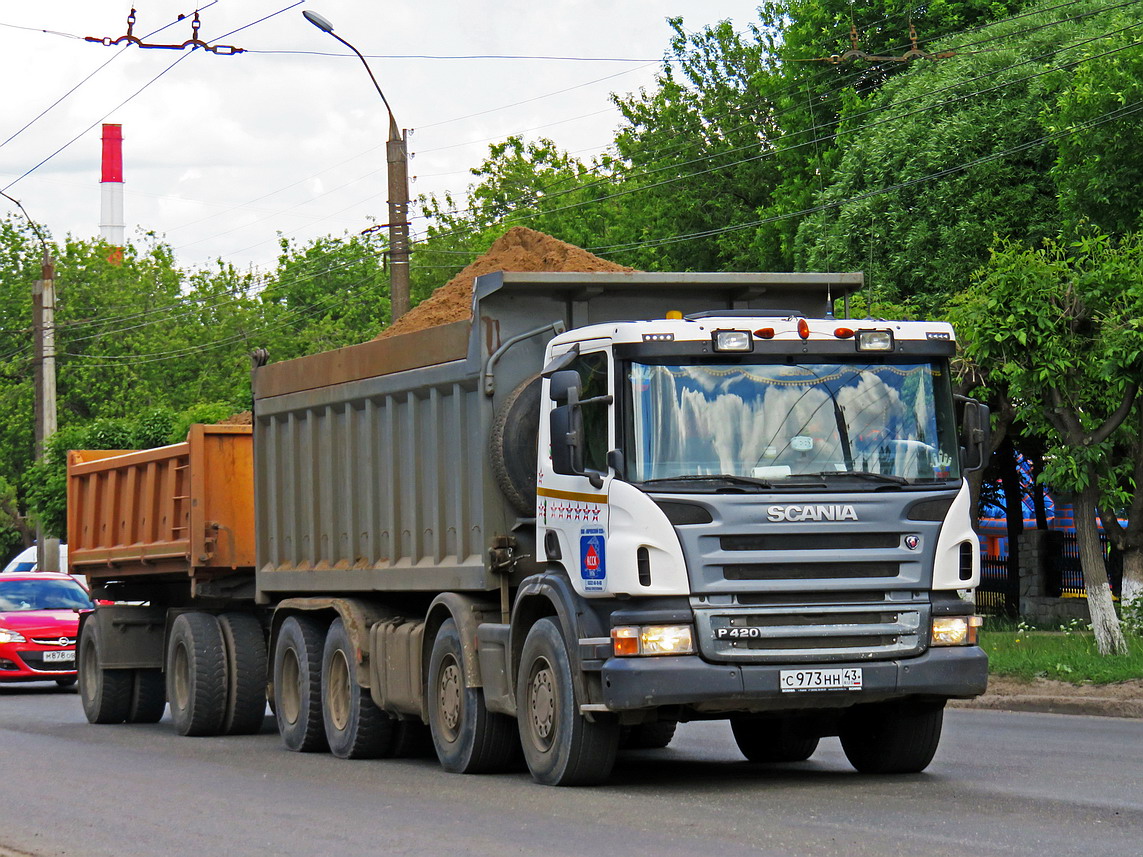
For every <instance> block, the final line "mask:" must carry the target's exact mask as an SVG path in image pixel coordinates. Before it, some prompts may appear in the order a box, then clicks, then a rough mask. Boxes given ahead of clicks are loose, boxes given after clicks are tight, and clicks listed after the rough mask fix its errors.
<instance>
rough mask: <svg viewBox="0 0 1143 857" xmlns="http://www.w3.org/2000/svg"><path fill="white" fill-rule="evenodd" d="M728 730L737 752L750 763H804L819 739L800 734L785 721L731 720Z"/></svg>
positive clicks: (815, 747)
mask: <svg viewBox="0 0 1143 857" xmlns="http://www.w3.org/2000/svg"><path fill="white" fill-rule="evenodd" d="M730 730H731V731H732V732H733V733H734V741H735V743H736V744H738V749H739V750H741V751H742V755H743V756H745V757H746V759H747V761H750V762H757V763H762V764H773V763H780V762H804V761H805V760H806V759H808V758H809V757H810V756H812V755H813V754H814V751H815V750H816V749H817V748H818V740H819V739H818V736H816V735H802V734H799V733H798V731H797V730H796V729H795V728H794V727H793V726H792V725H791V724H790V723H789V722H787V721H784V720H782V721H777V722H775V721H774V720H765V719H759V718H756V717H732V718H730Z"/></svg>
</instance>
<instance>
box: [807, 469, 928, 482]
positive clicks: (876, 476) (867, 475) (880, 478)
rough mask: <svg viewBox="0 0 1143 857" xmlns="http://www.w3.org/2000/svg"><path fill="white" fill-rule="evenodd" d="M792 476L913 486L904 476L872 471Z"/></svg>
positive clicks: (845, 471) (826, 472)
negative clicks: (849, 479)
mask: <svg viewBox="0 0 1143 857" xmlns="http://www.w3.org/2000/svg"><path fill="white" fill-rule="evenodd" d="M792 476H813V477H816V478H818V479H830V478H838V477H843V478H844V477H852V478H854V479H867V480H869V481H870V482H891V483H892V484H894V485H909V484H911V483H910V482H909V480H908V479H906V478H905V477H904V476H897V475H896V474H893V473H874V472H873V471H871V470H822V471H821V472H819V473H795V474H792Z"/></svg>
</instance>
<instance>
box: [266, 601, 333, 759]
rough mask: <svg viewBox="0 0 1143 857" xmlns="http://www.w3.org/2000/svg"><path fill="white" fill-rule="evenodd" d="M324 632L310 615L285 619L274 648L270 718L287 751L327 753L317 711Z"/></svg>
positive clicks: (322, 725)
mask: <svg viewBox="0 0 1143 857" xmlns="http://www.w3.org/2000/svg"><path fill="white" fill-rule="evenodd" d="M324 645H325V629H324V628H323V627H322V625H321V624H320V623H319V622H318V621H317V620H316V619H314V618H313V617H312V616H305V615H298V616H289V617H287V618H286V621H284V622H283V623H282V627H281V629H280V630H279V631H278V640H277V643H275V645H274V717H275V718H276V719H277V721H278V731H279V732H280V733H281V735H282V743H283V744H285V745H286V747H287V749H290V750H293V751H295V752H297V753H313V752H319V751H322V750H328V749H329V745H328V744H327V743H326V739H325V726H324V724H323V722H322V712H321V655H322V648H323V647H324Z"/></svg>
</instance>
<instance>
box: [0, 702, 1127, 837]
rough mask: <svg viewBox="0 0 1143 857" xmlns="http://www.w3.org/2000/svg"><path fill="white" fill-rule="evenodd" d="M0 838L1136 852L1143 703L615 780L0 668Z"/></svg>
mask: <svg viewBox="0 0 1143 857" xmlns="http://www.w3.org/2000/svg"><path fill="white" fill-rule="evenodd" d="M0 808H2V811H0V812H2V815H0V818H2V820H0V857H10V855H13V854H16V855H25V854H31V855H36V856H37V857H56V855H69V857H71V855H78V857H102V855H109V857H110V855H114V857H136V855H138V857H144V855H145V857H155V855H164V857H181V855H187V857H214V855H224V856H225V857H247V855H259V857H261V855H278V857H292V855H320V857H327V855H343V854H344V855H353V857H357V855H363V854H376V855H442V854H451V855H458V857H469V855H497V857H505V855H515V854H521V855H529V857H538V855H543V857H548V855H552V857H556V855H576V856H577V857H578V855H600V857H609V855H616V854H619V855H622V854H631V855H652V857H676V855H680V857H681V855H688V857H689V855H703V857H732V855H733V857H737V855H843V856H844V857H859V855H871V856H872V855H876V857H889V856H890V855H925V857H939V855H950V857H954V855H955V857H966V855H973V857H979V856H980V855H1036V857H1044V855H1051V857H1068V855H1084V857H1099V856H1100V855H1108V857H1129V855H1138V854H1143V720H1125V719H1120V718H1103V717H1083V716H1068V715H1057V714H1026V713H1010V712H998V711H967V710H957V711H949V712H948V713H947V714H946V719H945V734H944V740H943V742H942V744H941V748H940V750H939V751H938V754H937V758H936V759H935V761H934V762H933V764H932V766H931V767H930V768H929V770H928V771H927V772H926V773H924V774H919V775H915V776H904V777H867V776H861V775H859V774H856V773H854V772H853V771H852V769H851V768H850V767H849V766H848V764H847V763H846V761H845V757H844V756H843V755H842V753H841V749H840V747H839V745H838V743H837V740H836V739H827V740H825V741H823V742H822V746H821V748H820V749H819V750H818V752H817V753H816V754H815V755H814V757H813V758H812V759H811V760H810V761H808V762H804V763H800V764H794V765H782V766H755V765H750V764H748V763H746V762H744V761H742V757H741V756H740V755H739V753H738V751H737V748H736V747H735V745H734V741H733V739H732V738H731V736H730V730H729V728H727V726H726V725H725V724H723V723H700V724H690V725H686V726H683V727H680V730H679V733H678V735H677V736H676V738H675V741H674V742H673V743H672V745H671V746H670V748H668V749H667V750H659V751H639V752H632V753H627V754H624V755H623V756H622V757H621V758H620V761H619V764H618V766H617V769H616V773H615V775H614V777H613V779H612V781H611V783H610V784H609V785H608V786H606V787H603V788H594V789H551V788H543V787H541V786H537V785H534V784H533V783H532V782H531V780H530V778H529V777H528V776H527V774H525V773H520V774H505V775H499V776H481V777H476V776H458V775H450V774H446V773H444V772H443V771H441V770H440V769H439V768H438V767H437V765H436V762H435V760H430V759H408V760H389V761H358V762H345V761H340V760H337V759H334V758H332V757H330V756H328V755H300V754H295V753H290V752H288V751H286V750H284V749H282V748H281V746H280V744H279V743H278V737H277V735H276V734H275V733H274V731H273V729H272V725H271V724H270V723H269V722H268V724H267V729H266V730H265V731H264V733H263V734H261V735H258V736H253V737H227V738H179V737H177V736H176V735H175V734H174V731H173V729H172V727H171V725H170V723H169V722H168V721H166V720H164V722H162V723H160V724H157V725H154V726H91V725H88V724H87V722H86V721H85V720H84V718H83V713H82V710H81V708H80V704H79V699H78V697H77V696H76V695H75V694H74V693H70V692H60V691H57V690H56V689H55V688H54V686H48V685H26V686H5V687H0Z"/></svg>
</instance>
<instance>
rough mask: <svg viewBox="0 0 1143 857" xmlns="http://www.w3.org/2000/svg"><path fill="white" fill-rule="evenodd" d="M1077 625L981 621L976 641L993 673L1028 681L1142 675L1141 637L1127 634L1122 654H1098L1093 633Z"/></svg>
mask: <svg viewBox="0 0 1143 857" xmlns="http://www.w3.org/2000/svg"><path fill="white" fill-rule="evenodd" d="M1077 624H1078V623H1073V624H1072V625H1071V626H1063V627H1061V628H1060V629H1058V630H1053V631H1047V630H1037V629H1034V628H1029V627H1028V626H1026V625H1023V624H1020V625H1013V624H1012V623H1002V622H998V621H995V620H994V619H993V618H992V617H989V618H988V619H986V620H985V627H984V628H982V629H981V633H980V645H981V648H983V649H984V650H985V651H986V652H987V653H988V669H989V672H990V673H992V674H993V675H1004V676H1012V677H1014V678H1021V679H1026V680H1029V681H1031V680H1032V679H1034V678H1050V679H1055V680H1056V681H1066V682H1071V683H1072V684H1085V683H1092V684H1112V683H1114V682H1119V681H1127V680H1129V679H1143V637H1139V636H1136V635H1134V634H1129V635H1127V646H1128V649H1129V651H1128V653H1127V654H1126V655H1109V656H1107V657H1104V656H1103V655H1100V654H1099V652H1098V651H1096V648H1095V637H1094V635H1093V634H1092V633H1091V632H1090V631H1087V630H1081V629H1080V628H1079V627H1077Z"/></svg>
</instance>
